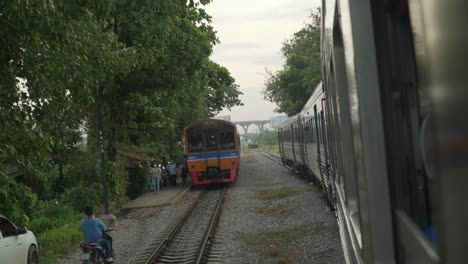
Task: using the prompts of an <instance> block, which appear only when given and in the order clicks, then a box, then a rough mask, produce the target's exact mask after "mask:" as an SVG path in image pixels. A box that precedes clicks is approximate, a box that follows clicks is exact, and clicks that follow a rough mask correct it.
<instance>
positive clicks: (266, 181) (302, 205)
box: [57, 151, 344, 264]
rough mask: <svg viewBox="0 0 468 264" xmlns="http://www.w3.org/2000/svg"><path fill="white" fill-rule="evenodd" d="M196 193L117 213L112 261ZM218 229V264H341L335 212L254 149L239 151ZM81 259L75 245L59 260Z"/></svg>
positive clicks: (134, 249) (147, 240)
mask: <svg viewBox="0 0 468 264" xmlns="http://www.w3.org/2000/svg"><path fill="white" fill-rule="evenodd" d="M197 195H198V191H190V192H187V193H186V194H185V195H184V196H183V197H182V198H181V199H180V201H179V202H178V203H176V204H173V205H170V206H163V207H154V208H150V209H144V210H143V209H138V210H136V211H132V212H130V213H129V214H127V215H126V216H123V217H121V218H120V219H119V221H118V223H117V225H116V226H115V227H114V231H113V232H112V234H111V235H112V236H113V241H114V252H115V256H116V263H132V261H133V260H135V259H136V258H137V257H138V255H139V254H140V253H142V252H143V251H144V250H145V249H146V248H147V247H149V246H150V245H151V243H152V242H153V240H154V238H155V237H156V236H157V235H158V234H160V233H161V232H162V231H163V230H164V228H165V227H166V226H168V225H172V224H173V223H174V222H175V219H176V218H177V217H178V216H180V215H181V214H182V213H183V212H184V211H185V210H186V208H187V207H188V206H189V205H190V203H191V201H192V200H193V199H195V197H196V196H197ZM219 230H220V231H219V232H218V233H217V237H216V238H215V243H216V244H217V246H216V248H218V249H220V248H221V249H222V256H221V258H220V259H221V262H222V263H232V264H234V263H327V264H333V263H344V258H343V253H342V249H341V244H340V239H339V232H338V226H337V223H336V219H335V215H334V213H333V212H330V211H328V210H327V209H326V204H325V201H324V199H323V195H322V193H321V191H320V190H319V189H318V188H317V187H314V186H310V185H309V184H307V183H306V182H305V181H304V180H301V179H299V178H298V176H296V175H294V174H293V173H292V172H290V171H289V170H288V169H287V168H285V167H283V166H281V165H278V164H276V163H274V162H273V161H271V160H270V159H268V158H266V157H265V156H263V155H262V154H261V153H258V152H255V151H246V152H244V153H243V156H242V158H241V168H240V175H239V178H238V181H237V182H236V183H234V184H231V186H230V188H229V189H228V191H227V196H226V197H225V202H224V205H223V211H222V215H221V218H220V222H219ZM79 257H80V250H79V247H78V245H77V248H76V250H75V251H74V252H72V253H71V254H70V255H68V256H66V257H64V258H62V259H60V260H59V261H58V262H57V263H60V264H66V263H79V262H80V260H79Z"/></svg>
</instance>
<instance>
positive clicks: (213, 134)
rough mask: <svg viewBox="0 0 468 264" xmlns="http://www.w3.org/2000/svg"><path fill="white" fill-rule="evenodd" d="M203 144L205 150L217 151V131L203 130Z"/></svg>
mask: <svg viewBox="0 0 468 264" xmlns="http://www.w3.org/2000/svg"><path fill="white" fill-rule="evenodd" d="M205 144H206V150H208V151H214V150H218V146H219V145H218V131H217V130H205Z"/></svg>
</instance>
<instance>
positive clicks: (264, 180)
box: [252, 178, 272, 185]
mask: <svg viewBox="0 0 468 264" xmlns="http://www.w3.org/2000/svg"><path fill="white" fill-rule="evenodd" d="M271 183H272V181H271V180H269V179H267V178H255V179H252V184H254V185H269V184H271Z"/></svg>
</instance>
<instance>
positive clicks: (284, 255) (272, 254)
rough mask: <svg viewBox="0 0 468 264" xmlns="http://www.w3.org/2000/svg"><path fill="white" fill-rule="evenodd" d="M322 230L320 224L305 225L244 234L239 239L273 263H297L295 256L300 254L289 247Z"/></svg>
mask: <svg viewBox="0 0 468 264" xmlns="http://www.w3.org/2000/svg"><path fill="white" fill-rule="evenodd" d="M320 228H321V225H320V224H305V225H298V226H294V227H288V228H284V229H279V230H262V231H259V232H257V233H254V234H249V233H242V234H239V235H238V239H240V240H241V241H243V242H244V243H245V244H246V245H247V247H248V248H249V250H250V251H252V252H254V253H256V254H258V255H260V256H263V257H267V258H270V259H272V263H276V264H282V263H295V262H296V259H295V256H296V255H297V254H298V253H299V252H296V249H295V248H294V247H292V246H291V247H290V246H289V245H290V244H291V243H292V242H294V241H295V240H298V239H300V238H302V237H304V236H305V235H307V234H309V233H317V232H318V230H320Z"/></svg>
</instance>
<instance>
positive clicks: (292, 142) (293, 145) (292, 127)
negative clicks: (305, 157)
mask: <svg viewBox="0 0 468 264" xmlns="http://www.w3.org/2000/svg"><path fill="white" fill-rule="evenodd" d="M295 137H296V133H295V131H294V125H293V124H291V152H292V156H293V159H294V165H296V163H297V162H296V151H295V149H296V147H295V145H296V143H295V142H294V141H295V140H296V138H295Z"/></svg>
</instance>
